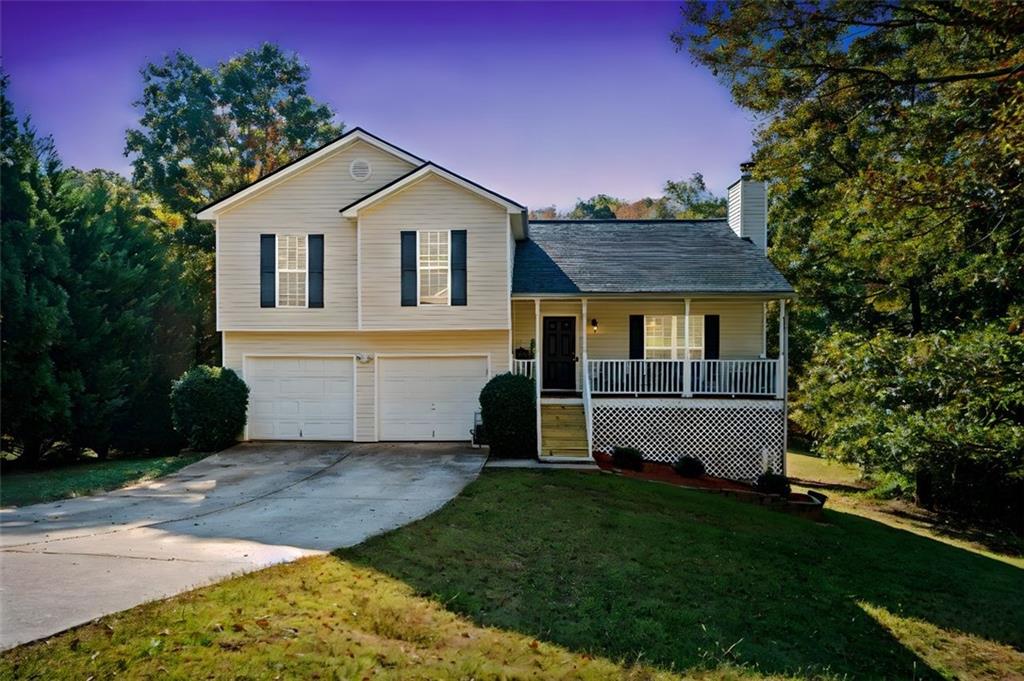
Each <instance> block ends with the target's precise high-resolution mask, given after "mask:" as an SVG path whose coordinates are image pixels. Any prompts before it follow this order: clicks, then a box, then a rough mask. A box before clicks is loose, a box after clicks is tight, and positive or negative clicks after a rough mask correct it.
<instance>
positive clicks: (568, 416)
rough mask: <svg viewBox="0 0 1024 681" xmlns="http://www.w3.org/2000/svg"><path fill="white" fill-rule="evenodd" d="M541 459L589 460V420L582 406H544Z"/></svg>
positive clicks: (541, 413)
mask: <svg viewBox="0 0 1024 681" xmlns="http://www.w3.org/2000/svg"><path fill="white" fill-rule="evenodd" d="M540 426H541V447H540V449H541V458H542V459H543V458H544V457H558V458H578V459H589V458H590V452H588V451H587V419H586V416H585V415H584V414H583V405H582V404H542V405H541V408H540Z"/></svg>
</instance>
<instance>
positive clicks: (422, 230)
mask: <svg viewBox="0 0 1024 681" xmlns="http://www.w3.org/2000/svg"><path fill="white" fill-rule="evenodd" d="M422 232H444V233H445V234H447V235H448V285H447V286H446V287H445V290H447V291H448V300H447V301H445V303H444V306H447V307H451V305H452V230H450V229H417V230H416V307H421V306H423V307H443V306H439V305H438V304H437V303H429V304H426V305H424V303H423V302H421V300H420V291H421V290H422V289H420V273H421V272H422V271H423V270H422V267H421V266H420V234H421V233H422Z"/></svg>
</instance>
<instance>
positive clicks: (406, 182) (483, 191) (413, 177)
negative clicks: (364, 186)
mask: <svg viewBox="0 0 1024 681" xmlns="http://www.w3.org/2000/svg"><path fill="white" fill-rule="evenodd" d="M427 175H436V176H438V177H441V178H443V179H445V180H448V181H449V182H452V183H454V184H457V185H459V186H460V187H462V188H464V189H467V190H469V191H471V192H473V193H474V194H477V195H479V196H482V197H484V198H485V199H488V200H490V201H493V202H494V203H497V204H499V205H501V206H504V207H505V209H506V210H508V212H509V213H516V214H518V213H521V212H522V211H524V210H526V206H524V205H522V204H520V203H517V202H515V201H513V200H512V199H510V198H508V197H506V196H502V195H501V194H499V193H498V192H496V191H492V190H490V189H488V188H487V187H484V186H483V185H480V184H477V183H476V182H473V181H472V180H469V179H467V178H465V177H463V176H462V175H459V174H457V173H453V172H452V171H450V170H448V169H447V168H443V167H441V166H439V165H437V164H436V163H433V162H431V161H427V162H426V163H424V164H423V165H421V166H419V167H417V168H414V169H412V170H411V171H409V172H408V173H406V174H405V175H402V176H401V177H398V178H396V179H394V180H392V181H391V182H388V183H387V184H386V185H384V186H383V187H380V188H378V189H375V190H373V191H372V192H370V193H369V194H367V195H366V196H364V197H363V198H361V199H357V200H355V201H353V202H352V203H350V204H348V205H347V206H345V207H344V208H342V209H341V210H340V211H339V212H340V213H341V214H342V215H343V216H344V217H347V218H354V217H355V216H356V214H357V213H358V212H359V211H360V210H362V209H363V208H366V207H367V206H370V205H372V204H374V203H377V202H378V201H380V200H381V199H384V198H386V197H388V196H390V195H391V194H394V193H395V192H399V191H402V190H403V189H405V188H406V187H408V186H410V185H412V184H414V183H416V182H419V181H420V180H422V179H423V178H424V177H426V176H427Z"/></svg>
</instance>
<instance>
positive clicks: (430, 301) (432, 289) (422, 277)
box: [416, 230, 452, 305]
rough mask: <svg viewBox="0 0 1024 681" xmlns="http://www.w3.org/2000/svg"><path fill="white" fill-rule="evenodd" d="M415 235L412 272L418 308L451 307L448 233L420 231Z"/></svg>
mask: <svg viewBox="0 0 1024 681" xmlns="http://www.w3.org/2000/svg"><path fill="white" fill-rule="evenodd" d="M416 234H417V246H416V254H417V260H416V263H417V264H416V271H417V276H418V278H419V283H418V288H419V293H420V295H419V304H420V305H449V304H450V303H451V290H452V279H451V250H452V249H451V232H450V231H448V230H421V231H419V232H417V233H416Z"/></svg>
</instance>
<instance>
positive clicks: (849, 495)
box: [786, 451, 1024, 568]
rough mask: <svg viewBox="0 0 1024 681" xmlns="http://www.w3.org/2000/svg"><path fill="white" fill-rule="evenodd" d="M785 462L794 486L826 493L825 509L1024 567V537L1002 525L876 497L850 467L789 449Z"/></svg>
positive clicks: (868, 484)
mask: <svg viewBox="0 0 1024 681" xmlns="http://www.w3.org/2000/svg"><path fill="white" fill-rule="evenodd" d="M786 465H787V470H788V473H789V476H790V478H791V479H792V480H793V489H795V490H797V491H804V490H807V489H816V490H818V491H820V492H823V493H825V494H826V495H828V498H829V499H828V504H827V506H828V507H829V508H832V509H834V510H838V511H842V512H844V513H852V514H855V515H859V516H862V517H864V518H870V519H871V520H877V521H878V522H880V523H884V524H886V525H889V526H891V527H896V528H899V529H901V530H907V531H908V532H913V533H915V534H919V535H921V536H924V537H930V538H932V539H937V540H939V541H942V542H946V543H947V544H950V545H952V546H956V547H959V548H964V549H968V550H970V551H975V552H977V553H980V554H982V555H984V556H988V557H990V558H995V559H997V560H1002V561H1006V562H1007V563H1009V564H1011V565H1015V566H1017V567H1019V568H1024V538H1022V537H1020V536H1017V535H1015V534H1013V533H1012V532H1009V531H1007V530H1005V529H999V528H995V527H983V526H979V525H975V524H970V523H966V522H962V521H957V520H956V519H953V518H948V517H944V516H942V515H940V514H938V513H933V512H931V511H927V510H925V509H922V508H919V507H917V506H915V505H914V504H913V503H911V502H909V501H906V500H903V499H885V498H880V497H878V496H877V495H874V494H872V493H871V492H870V488H871V486H872V483H871V482H870V481H865V480H863V479H862V478H861V474H860V471H859V470H858V469H857V468H856V467H855V466H850V465H847V464H842V463H838V462H836V461H829V460H827V459H821V458H818V457H816V456H810V455H808V454H802V453H797V452H792V451H791V452H789V453H788V454H787V455H786Z"/></svg>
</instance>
